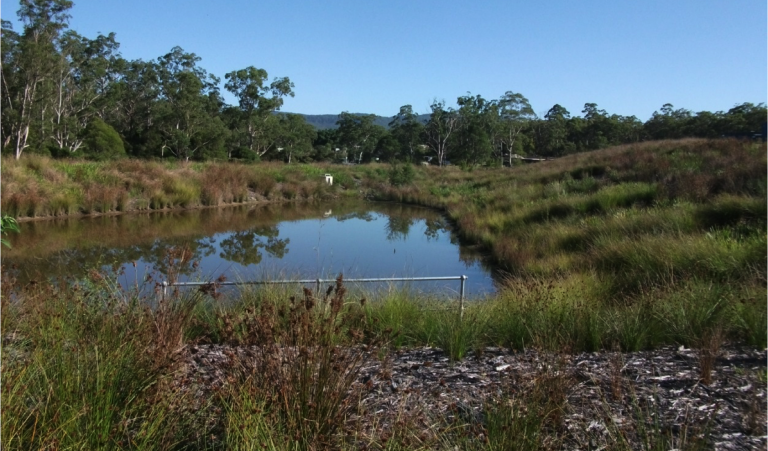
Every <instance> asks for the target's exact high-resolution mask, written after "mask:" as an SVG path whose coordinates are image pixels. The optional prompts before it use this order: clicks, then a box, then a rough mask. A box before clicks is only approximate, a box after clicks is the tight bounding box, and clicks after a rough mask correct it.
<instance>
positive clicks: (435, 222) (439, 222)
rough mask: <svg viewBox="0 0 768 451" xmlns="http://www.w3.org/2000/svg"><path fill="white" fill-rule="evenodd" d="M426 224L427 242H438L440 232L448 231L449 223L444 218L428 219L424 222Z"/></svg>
mask: <svg viewBox="0 0 768 451" xmlns="http://www.w3.org/2000/svg"><path fill="white" fill-rule="evenodd" d="M424 224H425V225H426V226H427V229H426V230H424V235H426V236H427V240H436V239H437V238H438V236H440V232H445V231H447V230H448V221H446V220H445V218H444V217H442V216H437V217H436V218H427V219H425V220H424Z"/></svg>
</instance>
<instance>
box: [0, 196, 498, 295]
mask: <svg viewBox="0 0 768 451" xmlns="http://www.w3.org/2000/svg"><path fill="white" fill-rule="evenodd" d="M10 239H11V244H12V246H13V247H12V248H11V249H7V250H4V251H3V261H2V263H3V269H4V270H8V269H9V268H11V267H13V268H14V271H15V273H16V275H17V277H18V278H19V281H20V282H22V283H25V282H27V281H29V280H37V279H40V278H49V277H54V278H58V277H81V276H83V275H84V274H85V272H86V271H87V270H88V269H91V268H94V267H102V268H104V267H113V268H116V269H120V268H122V269H125V270H126V271H127V272H131V271H133V274H132V276H131V277H129V279H131V280H140V279H141V278H143V277H145V275H146V274H148V273H150V272H151V271H154V270H157V271H159V272H160V273H162V274H167V273H168V270H169V267H168V265H169V262H168V258H167V254H168V251H169V250H170V249H174V248H180V247H185V248H186V249H188V252H187V253H186V261H185V263H186V264H185V265H182V266H181V267H180V268H179V274H180V276H181V277H180V278H181V279H185V278H186V279H195V278H201V277H203V278H215V277H218V276H219V275H220V274H224V275H226V276H227V277H228V278H229V279H230V280H232V279H237V278H254V277H260V276H263V275H264V274H271V275H272V276H289V277H302V278H307V277H308V278H314V277H326V276H329V275H331V276H335V274H337V273H339V272H343V273H344V274H345V276H346V277H347V278H351V277H424V276H454V275H461V274H466V275H468V276H469V285H468V288H469V291H470V292H475V293H481V292H490V291H493V282H492V280H491V277H490V272H491V268H490V267H488V265H487V264H486V263H485V261H484V259H483V256H482V255H481V254H479V253H478V252H476V251H475V250H474V249H473V248H471V247H466V246H462V245H461V244H460V243H459V242H458V239H457V238H456V236H455V235H453V234H452V233H451V231H450V228H449V226H448V223H447V221H446V220H445V218H444V217H443V216H442V215H440V214H439V213H438V212H435V211H434V210H430V209H425V208H418V207H410V206H404V205H399V204H388V203H363V202H359V201H355V202H340V203H338V204H333V205H332V206H329V205H327V204H325V205H313V204H308V205H307V204H304V205H302V204H290V205H279V206H259V207H254V206H249V207H232V208H221V209H205V210H194V211H185V212H165V213H153V214H134V215H122V216H111V217H99V218H85V219H66V220H57V221H41V222H29V223H22V224H21V233H20V234H18V235H13V236H11V237H10ZM193 262H194V264H192V263H193ZM134 267H135V268H136V269H133V268H134Z"/></svg>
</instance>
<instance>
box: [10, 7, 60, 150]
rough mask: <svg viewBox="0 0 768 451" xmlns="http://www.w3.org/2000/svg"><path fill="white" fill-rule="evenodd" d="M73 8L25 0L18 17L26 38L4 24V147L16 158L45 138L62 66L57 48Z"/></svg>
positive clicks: (40, 144)
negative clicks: (59, 67)
mask: <svg viewBox="0 0 768 451" xmlns="http://www.w3.org/2000/svg"><path fill="white" fill-rule="evenodd" d="M71 7H72V2H71V1H69V0H22V1H21V2H20V8H19V11H18V13H17V15H18V18H19V21H20V22H21V23H22V25H23V31H22V33H21V34H15V33H13V32H12V30H11V28H10V24H9V23H8V22H3V44H2V46H3V47H4V49H3V52H2V57H3V61H2V85H3V86H2V95H3V99H2V106H3V108H2V110H3V115H2V122H3V123H4V126H3V132H4V133H5V135H4V136H3V143H4V144H8V145H10V146H11V147H12V148H13V152H14V156H15V158H16V159H18V158H19V157H20V156H21V154H22V152H24V150H25V149H26V148H27V147H29V146H30V144H31V142H32V141H35V143H34V144H35V146H37V147H41V146H42V143H43V141H44V140H45V138H46V137H47V134H48V130H47V129H46V126H45V124H46V121H47V117H48V115H49V114H50V111H51V102H52V101H53V99H54V93H55V90H54V89H53V82H54V80H53V79H54V76H55V74H56V72H57V71H56V69H57V67H58V64H59V63H60V58H59V52H58V49H57V44H58V43H59V39H60V37H61V35H62V33H63V31H64V30H66V29H67V27H68V22H69V19H70V15H69V9H70V8H71ZM6 111H7V113H6ZM6 121H7V124H6Z"/></svg>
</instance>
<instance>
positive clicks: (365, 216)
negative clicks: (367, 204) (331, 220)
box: [335, 211, 375, 222]
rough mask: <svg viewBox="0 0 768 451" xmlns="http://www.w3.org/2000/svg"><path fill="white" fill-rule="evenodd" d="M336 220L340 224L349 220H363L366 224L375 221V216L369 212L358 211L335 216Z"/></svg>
mask: <svg viewBox="0 0 768 451" xmlns="http://www.w3.org/2000/svg"><path fill="white" fill-rule="evenodd" d="M335 218H336V220H337V221H339V222H344V221H347V220H349V219H362V220H363V221H365V222H371V221H373V220H374V219H375V218H374V217H373V215H372V214H371V212H369V211H356V212H353V213H347V214H343V215H337V216H335Z"/></svg>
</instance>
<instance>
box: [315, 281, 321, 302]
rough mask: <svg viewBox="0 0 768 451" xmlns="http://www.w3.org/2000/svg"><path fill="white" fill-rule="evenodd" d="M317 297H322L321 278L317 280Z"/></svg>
mask: <svg viewBox="0 0 768 451" xmlns="http://www.w3.org/2000/svg"><path fill="white" fill-rule="evenodd" d="M315 296H316V297H318V298H319V297H320V278H318V279H317V289H316V290H315Z"/></svg>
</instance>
